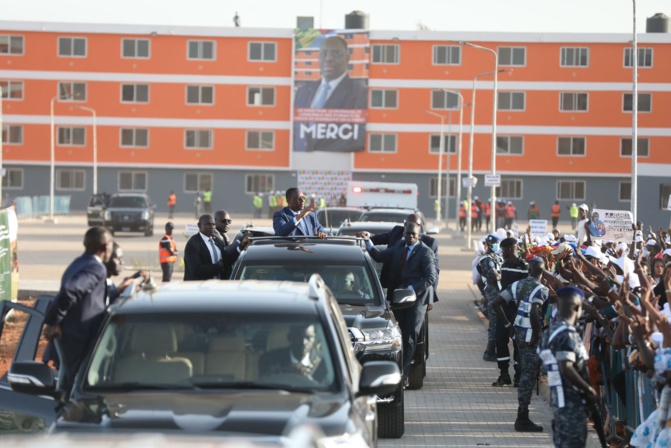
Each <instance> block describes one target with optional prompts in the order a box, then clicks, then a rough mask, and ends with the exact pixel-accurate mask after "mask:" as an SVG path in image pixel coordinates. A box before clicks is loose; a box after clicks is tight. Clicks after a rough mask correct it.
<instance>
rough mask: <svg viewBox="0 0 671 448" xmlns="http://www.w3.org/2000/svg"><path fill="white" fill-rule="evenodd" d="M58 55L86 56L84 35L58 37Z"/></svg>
mask: <svg viewBox="0 0 671 448" xmlns="http://www.w3.org/2000/svg"><path fill="white" fill-rule="evenodd" d="M58 55H59V56H65V57H70V58H85V57H86V38H85V37H59V38H58Z"/></svg>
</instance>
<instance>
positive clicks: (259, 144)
mask: <svg viewBox="0 0 671 448" xmlns="http://www.w3.org/2000/svg"><path fill="white" fill-rule="evenodd" d="M247 149H253V150H262V151H272V150H274V149H275V133H274V132H273V131H247Z"/></svg>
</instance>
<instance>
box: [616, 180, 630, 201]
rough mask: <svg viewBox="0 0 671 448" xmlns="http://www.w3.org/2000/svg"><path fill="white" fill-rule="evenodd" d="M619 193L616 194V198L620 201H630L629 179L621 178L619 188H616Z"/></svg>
mask: <svg viewBox="0 0 671 448" xmlns="http://www.w3.org/2000/svg"><path fill="white" fill-rule="evenodd" d="M618 191H619V194H618V199H619V200H620V201H621V202H627V201H631V181H630V180H623V181H621V182H620V185H619V188H618Z"/></svg>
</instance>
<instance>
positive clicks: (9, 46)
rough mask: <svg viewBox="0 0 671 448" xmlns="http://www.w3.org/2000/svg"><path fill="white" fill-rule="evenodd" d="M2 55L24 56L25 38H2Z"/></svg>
mask: <svg viewBox="0 0 671 448" xmlns="http://www.w3.org/2000/svg"><path fill="white" fill-rule="evenodd" d="M0 54H18V55H22V54H23V36H8V35H3V36H0Z"/></svg>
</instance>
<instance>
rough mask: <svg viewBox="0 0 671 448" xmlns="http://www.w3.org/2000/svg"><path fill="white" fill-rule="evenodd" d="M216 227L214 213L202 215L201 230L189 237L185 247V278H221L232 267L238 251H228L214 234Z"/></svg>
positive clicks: (199, 222) (199, 226)
mask: <svg viewBox="0 0 671 448" xmlns="http://www.w3.org/2000/svg"><path fill="white" fill-rule="evenodd" d="M215 229H216V225H215V222H214V218H213V217H212V215H207V214H205V215H201V216H200V218H199V219H198V230H199V231H198V233H196V234H195V235H193V236H192V237H191V238H189V241H187V243H186V247H185V248H184V280H210V279H213V278H214V279H221V278H222V274H223V273H224V272H225V271H226V270H227V269H231V266H232V265H233V263H234V262H235V259H236V258H237V252H235V253H232V252H231V251H228V252H227V251H226V248H225V247H224V243H223V241H222V240H221V239H219V238H216V237H215V236H214V232H215ZM233 257H235V258H233Z"/></svg>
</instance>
